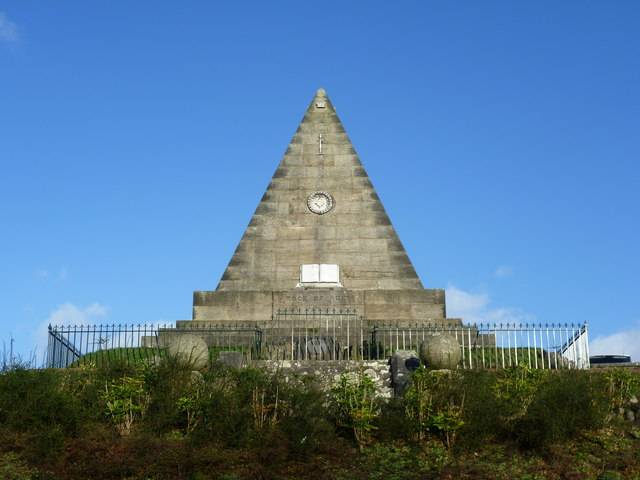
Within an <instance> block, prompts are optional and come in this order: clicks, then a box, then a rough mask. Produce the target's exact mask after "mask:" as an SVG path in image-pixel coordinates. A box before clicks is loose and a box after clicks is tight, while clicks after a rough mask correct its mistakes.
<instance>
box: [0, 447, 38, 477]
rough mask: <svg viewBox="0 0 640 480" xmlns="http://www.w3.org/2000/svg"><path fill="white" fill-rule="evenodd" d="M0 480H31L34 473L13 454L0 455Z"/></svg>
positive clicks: (34, 475)
mask: <svg viewBox="0 0 640 480" xmlns="http://www.w3.org/2000/svg"><path fill="white" fill-rule="evenodd" d="M0 478H2V479H3V480H33V479H35V478H36V471H35V470H34V469H32V468H30V467H29V466H28V465H27V464H26V463H25V462H24V460H22V459H21V458H20V457H19V456H18V455H16V454H15V453H5V454H2V455H0Z"/></svg>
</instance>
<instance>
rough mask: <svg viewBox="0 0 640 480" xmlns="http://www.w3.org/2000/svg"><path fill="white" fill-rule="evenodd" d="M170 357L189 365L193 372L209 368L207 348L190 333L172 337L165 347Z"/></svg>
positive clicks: (203, 342)
mask: <svg viewBox="0 0 640 480" xmlns="http://www.w3.org/2000/svg"><path fill="white" fill-rule="evenodd" d="M167 351H168V353H169V355H170V356H171V357H174V358H176V359H178V360H180V361H181V362H185V363H187V364H188V365H190V366H191V367H192V368H193V369H194V370H202V369H205V368H207V367H208V366H209V348H208V347H207V343H206V342H205V341H204V340H203V339H202V338H200V337H198V336H196V335H192V334H190V333H181V334H177V335H172V337H171V338H170V339H169V342H168V345H167Z"/></svg>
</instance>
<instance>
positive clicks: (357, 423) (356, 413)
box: [331, 372, 380, 449]
mask: <svg viewBox="0 0 640 480" xmlns="http://www.w3.org/2000/svg"><path fill="white" fill-rule="evenodd" d="M331 403H332V405H333V410H334V413H335V418H336V421H337V424H338V426H340V427H343V428H347V429H349V430H351V431H352V432H353V436H354V438H355V440H356V442H357V443H358V446H359V447H360V448H361V449H362V448H363V447H364V446H365V445H367V444H369V443H370V442H371V440H372V433H373V431H374V430H375V429H376V426H375V420H376V418H377V417H378V416H379V415H380V405H379V401H378V399H377V398H376V391H375V385H374V383H373V380H371V378H369V377H368V376H367V375H366V374H364V373H362V372H360V373H359V374H358V375H355V376H354V375H348V374H343V375H341V376H340V380H339V381H338V382H337V383H336V384H335V385H334V386H333V388H332V389H331Z"/></svg>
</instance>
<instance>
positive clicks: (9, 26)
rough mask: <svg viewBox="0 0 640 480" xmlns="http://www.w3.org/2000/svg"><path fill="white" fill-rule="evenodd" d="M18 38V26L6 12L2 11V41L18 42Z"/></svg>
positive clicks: (0, 29)
mask: <svg viewBox="0 0 640 480" xmlns="http://www.w3.org/2000/svg"><path fill="white" fill-rule="evenodd" d="M18 40H20V37H19V36H18V27H17V26H16V24H15V23H13V22H12V21H11V20H9V18H8V17H7V15H6V14H5V13H4V12H0V41H3V42H7V43H16V42H17V41H18Z"/></svg>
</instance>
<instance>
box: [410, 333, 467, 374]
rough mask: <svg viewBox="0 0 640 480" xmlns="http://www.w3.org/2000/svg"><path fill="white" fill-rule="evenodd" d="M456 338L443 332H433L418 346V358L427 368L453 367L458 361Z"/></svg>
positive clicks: (459, 354)
mask: <svg viewBox="0 0 640 480" xmlns="http://www.w3.org/2000/svg"><path fill="white" fill-rule="evenodd" d="M460 359H461V353H460V345H459V344H458V340H456V337H454V336H453V335H450V334H448V333H445V332H434V333H433V334H431V335H429V336H428V337H426V338H425V340H424V342H423V343H422V345H421V346H420V360H422V362H423V363H424V364H425V365H426V366H427V367H428V368H437V369H442V368H446V369H454V368H456V367H457V366H458V363H460Z"/></svg>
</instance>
